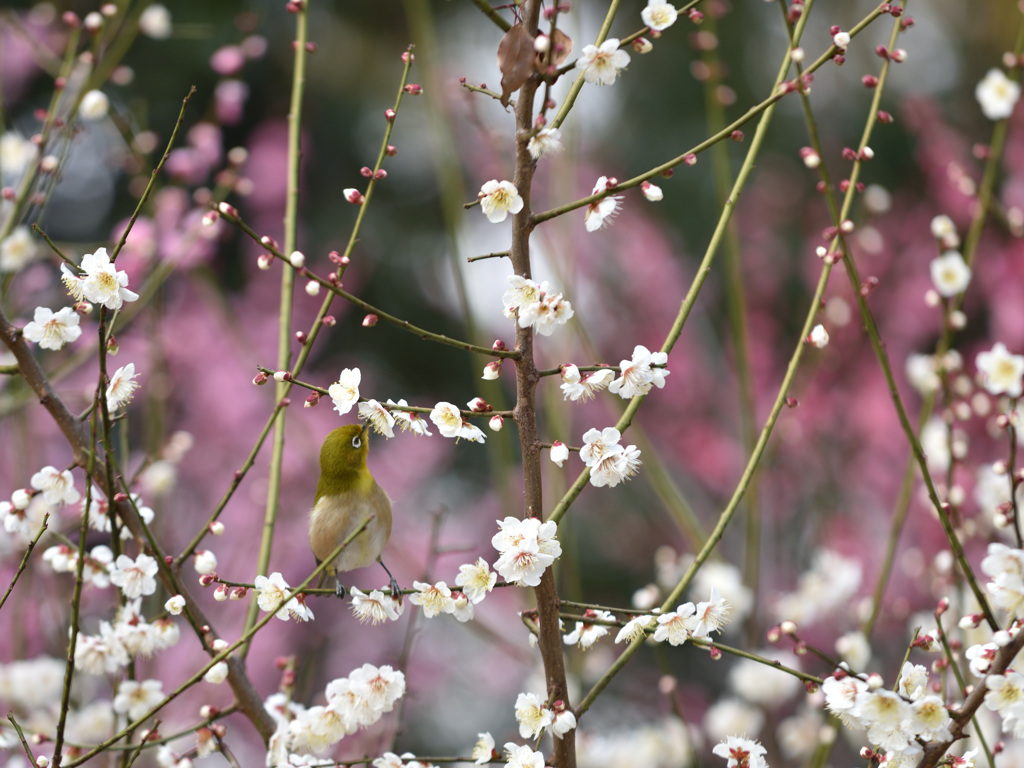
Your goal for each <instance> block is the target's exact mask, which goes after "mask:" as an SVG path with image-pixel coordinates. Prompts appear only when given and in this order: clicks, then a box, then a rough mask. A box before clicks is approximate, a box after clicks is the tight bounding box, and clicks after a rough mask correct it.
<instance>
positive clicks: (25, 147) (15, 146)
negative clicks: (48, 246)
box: [0, 131, 39, 271]
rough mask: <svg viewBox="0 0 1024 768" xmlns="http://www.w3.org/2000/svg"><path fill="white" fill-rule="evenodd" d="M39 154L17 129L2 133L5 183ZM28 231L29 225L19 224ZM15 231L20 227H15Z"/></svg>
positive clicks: (0, 157)
mask: <svg viewBox="0 0 1024 768" xmlns="http://www.w3.org/2000/svg"><path fill="white" fill-rule="evenodd" d="M38 154H39V148H38V147H37V146H36V145H35V144H34V143H33V142H32V141H31V140H30V139H26V138H24V137H22V135H21V134H20V133H18V132H17V131H7V132H5V133H3V134H0V172H2V174H3V176H2V177H0V178H2V179H3V181H4V183H5V184H10V185H12V186H13V183H14V182H15V181H16V180H17V179H18V177H20V176H21V175H22V174H23V173H24V172H25V169H26V168H28V167H29V165H31V164H32V163H34V162H35V159H36V157H37V156H38ZM19 226H20V227H23V228H24V230H25V231H26V232H28V227H25V226H24V225H19ZM14 229H15V231H17V230H18V227H15V228H14ZM6 269H7V268H6V267H5V266H4V264H3V260H2V259H0V271H6Z"/></svg>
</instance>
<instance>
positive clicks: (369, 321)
mask: <svg viewBox="0 0 1024 768" xmlns="http://www.w3.org/2000/svg"><path fill="white" fill-rule="evenodd" d="M377 320H378V318H377V316H376V315H375V314H373V313H372V312H371V313H370V314H368V315H367V316H366V317H364V318H363V328H373V326H375V325H376V324H377Z"/></svg>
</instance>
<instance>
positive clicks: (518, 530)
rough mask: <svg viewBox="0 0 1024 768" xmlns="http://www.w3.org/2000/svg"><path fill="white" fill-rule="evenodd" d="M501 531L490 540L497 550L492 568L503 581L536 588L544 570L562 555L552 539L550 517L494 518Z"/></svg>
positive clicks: (552, 522) (555, 532)
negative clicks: (544, 520)
mask: <svg viewBox="0 0 1024 768" xmlns="http://www.w3.org/2000/svg"><path fill="white" fill-rule="evenodd" d="M497 522H498V526H499V528H500V529H501V530H499V532H498V533H496V534H495V535H494V537H493V538H492V539H491V544H492V545H493V546H494V548H495V549H496V550H498V552H499V553H500V556H499V558H498V560H497V561H496V562H495V563H494V569H495V570H496V571H497V572H498V573H499V574H501V577H502V578H503V579H505V581H509V582H514V583H516V584H519V585H521V586H524V587H536V586H537V585H538V584H540V578H541V576H542V575H543V573H544V570H545V569H546V568H547V567H548V566H549V565H551V564H552V563H553V562H554V561H555V559H556V558H558V556H559V555H561V554H562V545H561V543H559V541H558V539H557V538H555V537H556V535H557V533H558V526H557V525H556V524H555V522H554V521H553V520H548V521H547V522H545V523H542V522H541V521H540V520H538V519H537V518H536V517H528V518H526V519H525V520H520V519H519V518H517V517H506V518H505V519H504V520H498V521H497Z"/></svg>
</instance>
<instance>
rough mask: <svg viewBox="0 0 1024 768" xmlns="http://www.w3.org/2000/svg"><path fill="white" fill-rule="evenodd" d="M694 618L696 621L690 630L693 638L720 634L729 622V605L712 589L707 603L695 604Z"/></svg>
mask: <svg viewBox="0 0 1024 768" xmlns="http://www.w3.org/2000/svg"><path fill="white" fill-rule="evenodd" d="M694 618H695V619H696V620H697V621H696V623H695V624H694V627H693V630H692V634H693V636H694V637H707V636H708V635H710V634H711V633H712V632H721V630H722V627H724V626H725V624H726V622H727V621H728V620H729V603H728V602H726V600H725V599H724V598H723V597H722V596H721V595H720V594H719V593H718V590H717V589H716V588H714V587H712V588H711V597H710V598H709V599H708V600H707V602H703V603H697V608H696V612H695V613H694Z"/></svg>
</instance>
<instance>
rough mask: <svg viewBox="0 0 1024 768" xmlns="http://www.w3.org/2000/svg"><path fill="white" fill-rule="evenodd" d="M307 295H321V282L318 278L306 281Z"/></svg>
mask: <svg viewBox="0 0 1024 768" xmlns="http://www.w3.org/2000/svg"><path fill="white" fill-rule="evenodd" d="M306 295H307V296H319V295H320V283H318V282H317V281H316V280H310V281H309V282H308V283H306Z"/></svg>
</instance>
